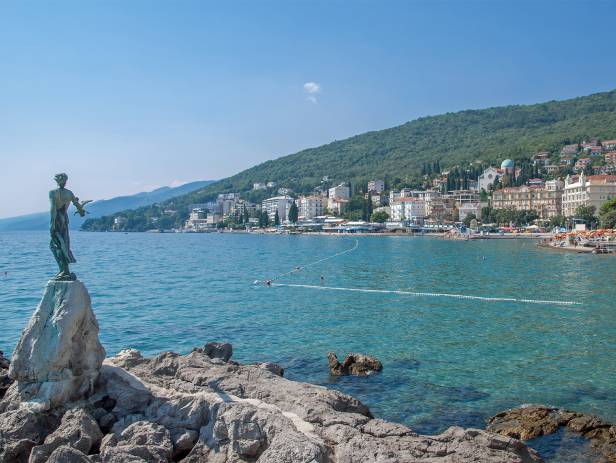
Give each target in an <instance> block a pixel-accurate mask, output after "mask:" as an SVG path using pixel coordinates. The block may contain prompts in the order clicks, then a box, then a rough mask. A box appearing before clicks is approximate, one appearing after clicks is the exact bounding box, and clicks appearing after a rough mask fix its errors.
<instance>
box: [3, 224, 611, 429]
mask: <svg viewBox="0 0 616 463" xmlns="http://www.w3.org/2000/svg"><path fill="white" fill-rule="evenodd" d="M72 239H73V248H74V251H75V255H76V257H77V260H78V263H77V264H75V265H74V266H73V269H74V271H75V272H76V273H77V274H78V276H79V278H80V279H81V280H82V281H83V282H84V283H85V284H86V286H87V287H88V288H89V290H90V293H91V295H92V301H93V306H94V309H95V311H96V314H97V317H98V319H99V323H100V326H101V338H102V342H103V344H104V346H105V348H106V349H107V352H108V354H114V353H116V352H118V351H119V350H121V349H123V348H126V347H133V348H136V349H139V350H141V351H143V352H144V353H146V354H155V353H158V352H160V351H164V350H173V351H176V352H188V351H189V350H190V349H191V348H192V347H193V346H197V345H201V344H203V343H205V342H206V341H211V340H221V341H222V340H224V341H229V342H231V343H233V346H234V351H235V358H236V359H237V360H239V361H259V360H267V361H273V362H278V363H280V364H281V365H282V366H283V367H284V368H285V370H286V376H287V377H290V378H293V379H299V380H303V381H310V382H313V383H318V384H324V385H328V386H330V387H334V388H336V389H340V390H342V391H344V392H347V393H350V394H352V395H354V396H356V397H358V398H360V399H361V400H363V401H364V402H366V403H367V404H368V405H369V406H370V408H371V409H372V410H373V412H374V413H375V415H378V416H380V417H383V418H386V419H390V420H394V421H398V422H403V423H405V424H407V425H409V426H411V427H412V428H414V429H415V430H416V431H419V432H438V431H441V430H443V429H444V428H446V427H447V426H449V425H454V424H456V425H462V426H477V427H484V424H485V419H486V417H488V416H490V415H492V414H494V413H496V412H498V411H501V410H503V409H505V408H508V407H511V406H516V405H519V404H521V403H529V402H538V403H546V404H552V405H557V406H562V407H569V408H573V409H575V410H579V411H585V412H590V413H595V414H598V415H600V416H602V417H603V418H606V419H610V420H616V402H615V401H614V398H616V347H615V346H614V341H615V339H616V285H615V282H616V259H614V258H612V257H610V256H593V255H578V254H566V253H559V252H552V251H549V250H545V249H537V248H536V247H535V246H534V244H533V243H532V242H530V241H513V240H511V241H509V240H490V241H471V242H458V241H444V240H439V239H434V238H410V237H359V238H357V239H358V240H359V246H358V248H357V250H355V251H353V252H350V253H347V254H344V255H342V256H340V257H337V258H335V259H331V260H328V261H325V262H323V263H322V264H319V265H317V266H314V267H312V268H310V269H307V270H305V271H303V272H298V273H295V274H292V275H289V276H288V277H286V278H283V279H281V280H280V282H286V283H296V284H307V285H320V284H321V282H320V275H321V274H323V275H324V277H325V282H324V284H325V285H327V286H336V287H352V288H371V289H391V290H399V289H402V290H407V291H417V292H431V293H458V294H467V295H477V296H488V297H513V298H525V299H539V300H562V301H578V302H580V303H581V305H571V306H562V305H555V304H528V303H520V302H492V301H481V300H468V299H454V298H451V299H446V298H440V297H426V296H421V297H418V296H409V295H400V294H382V293H361V292H344V291H319V290H315V289H309V288H297V287H271V288H267V287H265V286H263V285H257V286H255V285H253V281H254V280H257V279H259V280H263V279H265V278H267V277H272V276H274V275H277V274H280V273H283V272H286V271H288V270H291V269H293V268H294V267H295V266H301V265H305V264H307V263H309V262H313V261H316V260H317V259H320V258H322V257H326V256H328V255H332V254H334V253H337V252H339V251H342V250H344V249H348V248H351V247H352V246H353V244H354V239H355V238H353V237H316V236H312V237H311V236H263V235H239V234H238V235H231V234H199V235H197V234H118V233H101V234H98V233H74V234H73V237H72ZM4 271H6V272H8V273H7V275H6V276H5V275H4ZM55 271H56V269H55V264H54V262H53V258H52V256H51V253H50V252H49V249H48V241H47V234H46V233H20V234H12V233H0V272H1V273H0V349H2V350H4V351H5V352H9V353H10V352H11V350H12V349H13V347H14V345H15V343H16V341H17V339H18V337H19V334H20V331H21V329H22V328H23V326H24V324H25V323H26V321H27V319H28V318H29V316H30V315H31V313H32V311H33V310H34V308H35V307H36V304H37V302H38V300H39V298H40V296H41V293H42V289H43V286H44V285H45V283H46V281H47V279H48V278H49V277H50V276H51V275H53V273H54V272H55ZM328 351H335V352H337V353H338V355H339V356H343V355H344V354H345V353H346V352H349V351H360V352H365V353H370V354H373V355H376V356H377V357H378V358H380V359H381V360H382V362H383V364H384V371H383V373H382V374H380V375H376V376H373V377H369V378H361V379H357V378H342V379H332V378H330V377H329V375H328V373H327V362H326V355H327V352H328Z"/></svg>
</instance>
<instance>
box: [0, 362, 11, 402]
mask: <svg viewBox="0 0 616 463" xmlns="http://www.w3.org/2000/svg"><path fill="white" fill-rule="evenodd" d="M10 363H11V362H9V359H7V358H5V357H4V352H2V351H1V350H0V400H2V397H4V394H5V393H6V390H7V389H8V388H9V386H10V385H11V383H12V382H13V380H12V379H11V378H10V377H9V366H10Z"/></svg>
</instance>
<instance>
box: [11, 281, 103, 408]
mask: <svg viewBox="0 0 616 463" xmlns="http://www.w3.org/2000/svg"><path fill="white" fill-rule="evenodd" d="M104 358H105V349H103V346H102V345H101V343H100V342H99V339H98V323H97V321H96V317H95V316H94V312H92V307H91V303H90V295H89V294H88V291H87V289H86V287H85V286H84V285H83V283H81V282H80V281H53V280H52V281H50V282H49V283H48V284H47V287H46V288H45V293H44V294H43V299H42V300H41V302H40V304H39V306H38V308H37V309H36V311H35V312H34V314H33V315H32V318H31V319H30V322H29V323H28V326H27V327H26V328H25V330H24V331H23V333H22V335H21V339H20V340H19V343H18V344H17V347H16V348H15V351H14V352H13V358H12V361H11V366H10V368H9V376H10V377H11V378H13V379H15V380H16V381H17V382H18V383H19V391H20V398H21V400H22V401H28V402H31V403H37V404H38V405H39V407H38V408H39V409H48V408H50V407H54V406H58V405H61V404H63V403H65V402H67V401H69V400H75V399H79V398H82V397H84V396H86V395H87V394H88V393H89V392H91V391H92V390H93V387H94V383H95V382H96V380H97V378H98V375H99V371H100V367H101V364H102V362H103V360H104Z"/></svg>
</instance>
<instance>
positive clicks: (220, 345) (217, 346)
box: [203, 342, 233, 362]
mask: <svg viewBox="0 0 616 463" xmlns="http://www.w3.org/2000/svg"><path fill="white" fill-rule="evenodd" d="M203 353H204V354H205V355H207V356H208V357H209V358H212V359H222V361H223V362H228V361H229V359H230V358H231V357H232V356H233V346H232V345H231V344H229V343H228V342H208V343H207V344H206V345H205V346H203Z"/></svg>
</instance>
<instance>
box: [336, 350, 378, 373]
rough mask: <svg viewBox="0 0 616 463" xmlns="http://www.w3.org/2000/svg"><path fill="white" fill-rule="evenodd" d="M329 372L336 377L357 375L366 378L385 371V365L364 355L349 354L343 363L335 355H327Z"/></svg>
mask: <svg viewBox="0 0 616 463" xmlns="http://www.w3.org/2000/svg"><path fill="white" fill-rule="evenodd" d="M327 362H328V364H329V371H330V373H331V374H332V375H334V376H343V375H355V376H365V375H369V374H372V373H374V372H377V371H381V370H382V369H383V364H382V363H381V362H380V361H379V360H377V359H376V358H374V357H371V356H369V355H364V354H356V353H351V354H348V355H347V356H346V357H345V358H344V361H343V362H342V363H340V362H339V361H338V357H337V356H336V354H335V353H333V352H330V353H329V354H327Z"/></svg>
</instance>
